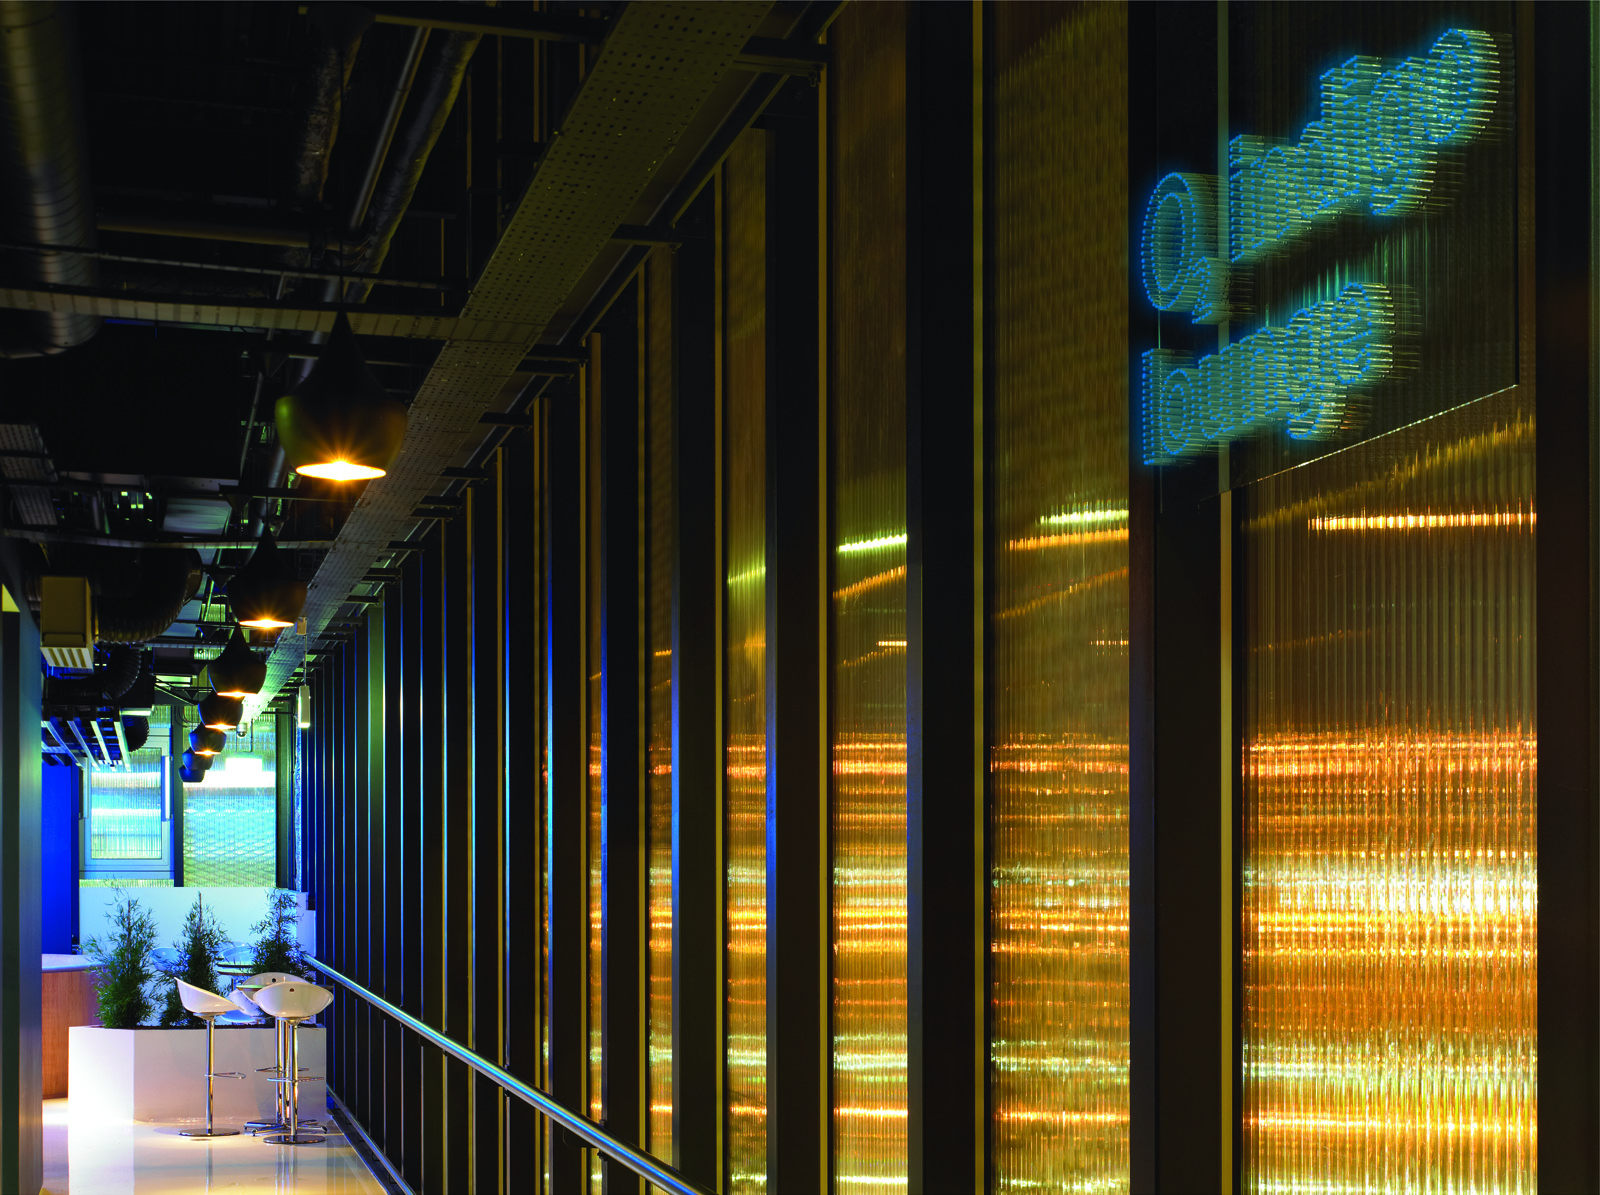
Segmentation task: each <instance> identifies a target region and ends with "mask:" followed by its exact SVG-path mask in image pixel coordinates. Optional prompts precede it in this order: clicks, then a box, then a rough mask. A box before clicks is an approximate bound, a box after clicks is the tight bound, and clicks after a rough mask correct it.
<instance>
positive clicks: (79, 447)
mask: <svg viewBox="0 0 1600 1195" xmlns="http://www.w3.org/2000/svg"><path fill="white" fill-rule="evenodd" d="M62 11H63V12H70V10H65V9H64V10H62ZM835 11H837V4H807V3H795V4H776V5H774V4H770V3H768V2H766V0H746V2H738V3H732V2H730V3H680V2H673V0H653V2H652V3H648V4H633V5H620V4H591V5H584V6H579V5H569V4H564V3H559V2H557V3H546V4H545V5H543V6H542V8H541V9H537V10H536V9H535V7H534V6H533V5H532V4H531V3H512V4H506V5H500V6H495V7H489V6H485V5H475V4H428V3H416V4H373V5H369V6H356V5H346V4H312V5H309V6H297V5H291V4H282V3H235V2H222V3H211V4H199V5H197V4H184V3H147V4H138V5H127V4H95V5H82V6H78V7H77V9H76V12H75V17H76V22H75V23H76V29H75V34H74V33H73V30H72V21H70V20H68V21H66V22H61V21H60V20H58V19H57V17H56V15H55V13H56V10H55V6H53V5H48V4H21V3H16V2H13V0H0V34H3V35H4V37H5V39H6V40H5V42H4V44H3V45H0V50H3V51H4V52H5V53H6V55H7V62H8V63H11V64H15V63H17V62H19V61H23V60H25V59H26V58H27V56H28V55H30V54H31V55H33V56H34V57H35V58H38V57H48V55H47V54H41V53H40V52H39V51H38V50H37V48H36V47H34V46H32V45H31V44H30V42H29V39H30V38H33V39H35V40H37V38H38V36H39V34H38V30H37V28H35V29H33V30H29V29H24V28H23V26H24V25H26V24H27V23H28V22H38V21H40V20H42V19H49V20H55V21H57V23H58V24H62V25H63V27H64V28H65V29H66V30H67V31H68V33H69V35H71V36H69V37H68V38H67V39H66V40H65V44H66V45H67V47H68V50H69V54H68V55H67V58H68V60H67V62H66V68H65V72H64V77H63V78H61V79H60V80H51V79H49V78H48V77H46V80H45V84H46V85H47V88H46V90H47V92H48V94H50V95H51V96H53V97H54V98H53V99H52V100H51V102H50V104H48V105H47V108H48V109H49V111H48V113H47V115H49V116H50V117H52V118H54V119H57V120H58V121H59V122H62V126H63V127H65V128H70V126H71V125H72V124H73V123H74V122H73V121H72V120H70V119H69V118H70V116H71V102H72V99H73V96H74V95H75V94H76V95H77V96H78V99H79V102H80V103H81V106H82V117H81V122H78V123H79V124H80V126H81V127H80V129H79V131H78V132H77V133H76V134H75V136H76V137H77V138H78V139H79V143H78V145H77V149H78V150H79V152H80V161H81V165H82V168H83V171H84V173H85V174H86V177H87V183H86V185H84V186H81V187H80V188H79V190H80V191H81V192H83V194H82V195H81V196H80V198H79V201H78V202H79V206H80V208H82V209H84V212H85V215H84V219H85V220H86V222H87V226H88V231H86V232H85V233H84V234H83V236H82V239H81V240H78V241H74V242H72V243H71V244H70V245H67V243H66V242H64V241H61V240H53V241H50V242H48V243H49V244H51V245H54V246H58V247H60V246H65V247H74V248H78V249H85V248H90V249H92V253H77V254H72V255H68V254H64V253H44V252H40V251H38V250H37V249H36V248H35V247H36V246H38V245H39V244H41V243H46V242H45V241H44V234H43V233H41V231H40V230H41V229H47V230H50V235H52V236H57V237H60V236H65V235H67V234H65V233H62V232H60V231H59V229H61V228H63V227H68V226H67V225H63V224H61V223H60V222H59V220H58V222H57V223H56V224H54V225H45V224H41V223H40V222H39V221H38V220H37V219H34V220H32V222H30V220H29V218H28V217H29V213H28V212H26V211H24V210H23V207H22V200H23V198H25V195H24V193H25V191H26V188H27V186H28V184H29V179H30V177H31V178H32V179H33V185H34V186H35V187H37V185H38V178H39V177H40V175H41V171H39V170H34V171H33V173H32V175H31V176H30V175H29V173H28V170H26V169H24V168H22V167H19V166H18V164H17V159H18V152H17V150H16V143H15V142H12V143H7V141H6V138H5V136H4V135H0V316H5V317H6V318H8V319H10V320H12V321H27V320H32V321H34V322H35V323H36V324H40V325H41V326H42V324H43V323H44V322H49V323H51V326H52V327H55V328H58V329H59V328H61V327H66V326H68V325H70V324H71V323H72V321H73V320H74V319H77V320H78V323H79V325H80V326H87V327H89V328H90V329H91V331H92V338H91V339H88V340H87V341H86V342H84V343H81V344H78V345H77V346H76V347H71V348H67V349H66V351H63V352H57V353H52V354H50V355H45V356H33V357H12V358H11V359H5V360H0V481H3V483H4V485H5V490H6V494H5V497H6V499H7V501H6V503H5V506H4V509H3V512H0V521H3V523H4V527H5V534H7V535H8V536H11V537H13V538H15V539H19V540H22V541H23V543H24V550H25V551H29V552H33V551H42V552H44V553H48V554H50V555H51V556H52V557H58V556H59V557H62V558H63V559H65V558H68V557H71V554H72V553H73V552H78V553H81V552H82V551H83V550H84V548H83V545H84V544H97V545H102V546H110V545H122V546H124V548H125V549H130V550H128V551H126V552H125V554H124V555H121V556H116V557H115V558H114V560H115V561H122V562H124V563H126V564H127V565H128V567H137V564H138V561H139V560H140V559H141V557H140V556H139V555H137V552H135V551H133V550H131V549H137V550H139V551H143V552H145V553H149V552H150V551H151V550H152V549H161V548H166V547H170V546H177V545H190V546H197V547H198V548H199V551H200V556H201V558H202V561H203V565H204V570H205V572H204V580H203V582H202V583H201V584H200V586H199V589H198V591H197V592H196V593H195V594H194V596H193V597H192V598H191V599H190V600H188V601H186V602H184V603H183V605H182V608H181V610H180V611H179V613H178V616H177V621H175V622H173V623H172V624H171V625H170V626H169V627H168V628H167V629H165V630H164V631H162V632H161V633H160V634H159V635H158V636H157V637H155V638H154V639H153V640H150V644H151V646H152V647H153V648H154V649H155V655H154V666H155V671H156V673H157V679H158V681H159V682H160V683H161V684H163V685H164V686H166V687H167V688H168V689H170V690H171V691H173V692H176V693H178V694H180V695H182V696H185V697H188V696H192V691H193V685H194V684H195V680H194V674H195V673H196V671H197V670H198V668H199V666H200V665H201V664H202V663H203V662H204V661H205V660H206V659H208V658H210V657H212V656H214V655H215V654H217V653H218V652H219V651H220V650H221V648H222V646H223V643H224V642H225V639H226V635H227V634H228V632H229V630H230V626H229V624H228V622H227V618H228V614H227V610H226V605H225V603H224V602H223V601H222V600H221V598H220V587H221V585H222V584H224V583H225V580H226V577H227V576H228V575H229V574H230V573H231V572H233V571H235V570H236V569H237V568H238V567H240V566H241V565H242V564H243V562H244V561H245V560H246V559H248V556H249V550H250V548H249V545H251V544H253V542H254V539H255V538H256V536H257V534H258V533H259V529H260V528H261V527H262V526H263V525H267V526H270V527H272V528H273V529H274V530H275V531H276V532H277V534H278V535H279V538H280V542H281V543H283V544H285V545H289V546H291V547H290V555H291V558H292V559H293V560H294V562H295V566H296V567H297V568H298V569H299V571H300V573H301V576H302V577H303V578H304V579H306V580H307V581H309V582H310V583H311V598H310V601H309V603H308V608H307V616H308V619H309V623H310V626H309V631H310V633H309V634H308V635H305V636H301V635H297V634H295V633H293V632H292V631H291V632H285V633H284V634H282V635H281V636H278V637H277V638H276V640H275V642H273V643H272V649H271V655H270V658H269V671H268V681H267V686H266V688H265V689H264V690H263V692H262V694H261V696H260V697H259V698H257V699H252V701H251V702H250V705H249V712H250V713H251V714H252V715H253V714H257V713H259V712H260V711H261V710H263V709H265V708H267V707H268V706H269V705H270V703H271V702H272V701H273V699H274V697H275V696H276V695H277V694H278V693H279V692H280V691H281V690H282V689H283V688H284V687H285V686H287V685H290V684H292V683H293V681H294V680H295V679H296V678H297V677H298V676H299V675H300V674H301V670H302V669H303V667H304V663H305V660H306V658H307V657H308V655H309V656H311V657H313V658H314V656H315V653H316V651H317V648H318V645H319V644H320V643H322V642H323V641H324V638H323V636H324V633H325V632H326V633H328V634H337V633H338V629H339V627H340V626H341V625H342V624H343V623H346V622H348V621H351V620H352V619H353V618H354V617H355V616H357V615H359V613H360V611H361V610H362V609H363V607H364V606H365V604H366V603H367V602H368V601H370V600H371V598H372V596H373V595H374V594H375V593H376V589H377V586H378V585H379V584H381V581H377V580H374V579H370V578H369V574H371V573H373V572H374V571H378V572H382V571H384V570H386V569H387V568H389V566H390V565H391V564H392V563H393V562H394V560H395V559H397V557H398V554H399V553H400V552H402V551H403V548H397V547H396V546H395V545H397V544H402V543H403V542H404V541H406V540H407V539H408V538H410V537H411V536H412V535H414V534H416V532H417V530H418V528H419V527H421V526H423V525H424V523H425V519H420V518H418V517H415V516H416V515H417V507H418V506H419V504H421V503H422V500H424V499H427V498H430V497H432V498H439V497H445V498H448V497H450V496H451V495H453V494H454V493H456V492H459V489H460V488H461V487H462V486H464V485H466V484H469V483H470V479H471V475H472V473H473V471H474V467H475V466H476V464H477V463H478V462H479V461H481V459H482V458H483V457H484V456H485V455H486V454H487V452H488V451H490V450H491V449H492V448H493V446H494V445H495V444H497V443H498V442H499V441H500V440H501V439H502V438H503V437H504V436H505V435H506V434H508V426H507V423H506V421H502V422H501V423H500V424H491V423H484V422H480V420H481V419H482V417H483V416H484V414H485V413H486V412H494V413H504V412H512V413H515V412H519V411H522V410H525V409H527V407H528V406H529V405H530V404H531V403H532V402H533V401H535V399H536V398H537V397H539V396H540V395H546V396H550V397H552V398H554V399H555V400H557V401H559V398H560V396H562V395H565V394H567V393H570V390H571V387H572V385H573V381H572V379H571V374H572V372H573V366H572V362H573V361H574V360H575V359H576V358H577V357H578V356H579V353H578V350H579V348H580V341H581V338H582V336H583V335H584V334H586V333H587V331H588V329H589V327H591V326H592V325H593V323H594V321H595V320H596V319H597V318H598V317H599V315H600V314H601V313H602V312H603V310H604V307H605V306H606V305H607V304H608V303H609V302H610V299H611V297H612V296H614V295H615V294H616V293H617V291H618V290H619V289H620V288H621V286H622V285H623V283H624V282H625V281H626V278H627V276H628V275H630V274H631V273H632V271H633V270H634V269H635V268H636V267H637V265H638V264H639V262H640V261H641V260H642V258H643V256H644V254H645V253H647V252H648V251H649V248H650V246H652V245H653V244H658V243H670V242H672V241H673V240H674V239H675V234H674V231H673V224H674V222H675V220H676V219H677V217H678V216H679V215H680V214H681V213H682V212H683V210H684V209H685V208H686V207H687V206H688V203H689V201H690V200H691V199H692V198H693V195H694V192H695V191H697V190H698V189H699V187H700V185H701V184H702V183H703V182H704V180H705V178H706V177H708V176H709V174H710V172H711V171H712V169H713V168H714V167H715V165H716V163H717V162H718V161H719V160H720V158H721V156H722V155H723V154H724V153H725V152H726V151H727V148H728V145H729V144H730V143H731V141H732V139H733V137H734V136H735V135H737V133H738V132H739V131H741V130H742V129H743V128H744V127H746V126H747V125H748V123H749V122H750V120H752V119H753V118H754V117H755V116H757V115H758V114H759V111H760V109H761V106H762V104H763V103H764V102H765V100H766V99H768V98H770V97H771V95H772V94H774V93H775V91H776V90H777V88H778V86H780V85H781V84H782V83H783V81H784V79H785V78H786V77H788V76H790V75H796V74H799V75H804V74H807V73H810V72H814V71H815V70H816V69H817V66H818V64H819V63H820V61H821V60H822V58H823V51H822V50H821V49H820V48H819V47H818V46H817V45H816V42H817V40H818V38H819V36H820V34H821V33H822V31H823V29H824V28H825V27H826V24H827V22H828V21H829V20H830V19H831V17H832V15H833V13H834V12H835ZM4 65H5V64H0V67H3V66H4ZM30 69H31V66H30ZM74 70H76V71H77V73H78V75H79V78H78V79H77V80H76V81H74V80H73V79H72V78H71V74H72V72H73V71H74ZM6 73H7V72H6V71H5V70H4V69H0V76H3V75H5V74H6ZM11 77H12V78H13V79H14V80H15V79H20V78H21V75H20V74H19V73H18V71H17V70H16V69H15V67H14V66H13V69H12V72H11ZM25 86H26V84H25V83H23V84H18V85H17V86H15V87H13V86H12V85H11V84H6V83H0V91H3V92H4V95H0V102H5V103H8V104H9V105H10V108H11V109H13V110H15V109H19V108H20V107H23V106H25V100H26V96H21V98H19V96H20V95H21V93H22V92H23V91H24V90H25ZM58 107H60V108H61V110H60V111H57V108H58ZM63 112H65V113H66V115H65V116H63V115H62V113H63ZM3 131H4V130H3V129H0V133H3ZM61 139H62V140H63V141H67V140H70V138H69V137H67V136H65V135H63V137H62V138H61ZM8 153H9V154H10V155H11V156H10V157H9V158H8V157H7V156H6V155H7V154H8ZM22 156H23V157H25V156H26V155H25V152H24V153H23V155H22ZM23 166H26V163H25V162H24V163H23ZM60 174H61V171H60V169H57V170H56V171H55V175H56V176H59V175H60ZM52 177H54V176H52ZM57 181H58V182H59V179H57ZM58 207H59V205H58ZM59 215H60V212H59V210H57V211H56V212H55V213H54V216H57V217H58V216H59ZM30 250H31V252H30ZM69 267H70V268H69ZM72 270H76V271H77V272H76V273H73V272H72ZM341 291H342V292H343V294H344V298H345V302H346V304H347V305H348V306H349V308H350V314H351V319H352V323H353V325H354V327H355V330H356V332H357V335H358V337H359V338H360V342H361V345H362V348H363V350H364V352H365V353H366V355H367V357H368V359H369V361H370V362H371V363H372V364H373V366H374V369H375V370H376V372H377V373H378V376H379V377H380V378H381V379H382V380H383V382H384V384H385V385H386V386H388V387H390V388H391V390H393V391H394V392H395V393H396V394H398V395H400V396H401V397H403V398H404V399H405V400H406V401H408V402H409V403H410V404H411V420H410V429H409V431H408V434H407V439H406V444H405V447H404V448H403V449H402V452H401V456H400V458H399V459H398V460H397V461H396V462H395V464H394V466H393V467H392V469H391V471H390V473H389V475H388V476H386V477H384V478H382V479H380V480H378V481H376V482H372V483H370V484H368V485H366V486H365V487H360V486H357V487H349V486H343V487H341V486H337V485H332V484H329V483H317V482H314V481H312V479H309V478H297V477H295V476H294V475H293V474H290V473H287V472H286V470H285V468H284V465H283V459H282V454H281V452H280V451H278V449H277V445H276V442H275V432H274V430H273V427H272V419H271V412H272V407H273V403H274V402H275V400H276V398H277V397H278V395H279V394H281V393H284V392H285V391H286V390H287V389H289V388H291V387H292V386H293V385H294V384H295V383H296V381H297V380H298V379H299V378H300V377H301V376H303V374H304V373H305V372H306V371H307V370H308V369H309V368H310V367H311V365H312V364H313V362H314V358H315V355H316V353H317V351H318V345H319V343H320V341H321V340H322V339H323V337H324V336H325V335H326V333H327V332H328V331H329V329H331V327H332V323H333V318H334V314H335V313H336V311H337V310H338V309H339V303H338V299H339V297H340V294H341ZM30 312H31V313H34V314H31V315H30V314H24V313H30ZM42 312H49V313H52V314H50V315H42V314H39V313H42ZM0 343H13V342H10V341H7V342H0ZM90 550H99V549H90ZM40 567H41V568H42V567H44V565H43V562H42V561H41V562H40ZM49 567H51V568H56V567H57V563H56V561H55V560H54V559H52V561H51V563H50V565H49ZM106 567H107V568H110V567H111V566H110V565H107V566H106ZM117 567H122V566H121V565H117ZM97 583H98V582H97ZM101 600H102V602H103V603H104V602H105V601H106V598H105V596H104V594H102V598H101ZM257 642H258V643H262V644H265V643H267V642H268V641H267V640H265V639H262V638H260V637H259V636H258V638H257ZM83 712H84V713H85V714H90V715H92V711H90V710H87V709H85V710H84V711H83ZM85 725H89V723H85Z"/></svg>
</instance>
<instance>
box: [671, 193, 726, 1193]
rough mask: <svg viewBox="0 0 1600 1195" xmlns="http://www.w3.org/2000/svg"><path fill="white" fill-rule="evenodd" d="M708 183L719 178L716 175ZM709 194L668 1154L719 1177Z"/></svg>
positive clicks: (675, 715) (699, 296)
mask: <svg viewBox="0 0 1600 1195" xmlns="http://www.w3.org/2000/svg"><path fill="white" fill-rule="evenodd" d="M713 185H720V178H719V179H718V180H717V182H716V183H714V184H713ZM716 216H717V211H716V203H715V196H714V195H713V193H712V188H711V187H707V188H706V189H705V190H703V191H702V192H701V193H700V195H699V197H698V198H696V199H695V201H694V203H693V204H692V205H691V206H690V207H689V209H688V211H686V212H685V213H684V216H683V219H682V220H680V221H679V227H682V228H687V229H692V230H693V231H694V232H695V234H696V237H697V239H694V240H691V241H688V242H686V243H685V245H684V247H683V249H682V250H680V251H679V253H678V257H677V261H676V267H677V268H676V269H675V270H674V271H673V275H674V276H675V277H676V281H677V287H678V293H677V296H676V302H675V304H674V307H673V335H674V338H675V342H676V349H677V353H676V357H677V362H676V363H677V371H678V377H677V386H676V394H677V395H682V396H692V399H691V401H687V402H679V401H676V400H675V401H674V402H673V412H672V418H673V433H672V452H673V471H672V472H673V476H672V489H673V519H672V537H673V558H674V568H673V576H672V707H673V708H672V905H673V908H672V1118H673V1139H674V1142H675V1144H676V1151H677V1157H676V1159H675V1165H676V1166H677V1168H678V1169H679V1170H681V1171H683V1173H684V1174H686V1175H688V1176H689V1177H690V1178H692V1179H695V1180H696V1181H698V1182H700V1183H701V1184H702V1185H703V1186H705V1187H707V1188H710V1189H713V1190H716V1189H720V1188H721V1186H722V1183H721V1182H720V1179H721V1176H722V1171H723V1158H722V1148H721V1145H722V1118H723V1107H722V1105H723V1099H722V1090H721V1089H722V1084H721V1082H720V1080H721V1078H722V1052H723V1041H722V1017H721V1015H720V1011H721V1008H722V1000H723V992H722V973H723V968H722V949H723V936H722V934H721V933H720V932H719V930H720V926H721V924H722V915H721V909H722V901H723V876H722V859H721V857H720V856H721V852H720V851H719V850H718V849H717V845H718V843H719V842H720V841H721V837H722V836H721V833H720V831H721V825H722V800H721V795H722V758H723V752H722V717H721V713H722V711H721V708H720V702H721V686H720V684H719V675H720V666H721V664H720V662H721V658H722V647H721V643H720V642H719V640H720V638H721V620H720V618H719V614H720V610H721V605H722V599H723V583H722V552H721V547H722V546H721V544H720V543H719V542H718V540H719V538H720V536H719V528H720V527H721V522H720V520H719V517H718V516H719V512H718V510H717V500H718V490H717V478H718V475H719V473H720V471H721V468H722V461H721V453H720V451H719V447H720V446H719V444H718V442H717V440H718V435H719V429H720V415H719V412H718V410H717V406H718V403H719V402H720V395H719V394H718V392H717V365H718V362H717V355H718V353H719V351H720V349H721V345H722V337H721V336H720V334H719V333H720V329H719V328H718V327H717V323H716V321H717V314H718V308H717V301H716V300H717V294H716V291H717V288H718V287H719V286H720V285H721V279H720V278H719V277H718V271H717V254H716V240H715V235H716V233H717V231H718V230H717V229H716Z"/></svg>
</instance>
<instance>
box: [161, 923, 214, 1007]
mask: <svg viewBox="0 0 1600 1195" xmlns="http://www.w3.org/2000/svg"><path fill="white" fill-rule="evenodd" d="M222 944H223V932H222V926H221V925H219V924H218V923H217V917H216V914H215V913H213V912H212V911H211V910H210V909H208V908H206V907H205V899H204V897H202V896H198V895H197V896H196V897H195V898H194V906H193V907H192V908H191V909H190V910H189V914H188V916H187V917H185V918H184V921H183V933H182V935H181V936H180V938H179V939H178V941H176V942H174V943H173V944H172V946H173V949H175V950H176V951H177V952H178V957H179V962H178V965H177V966H175V967H173V968H172V969H171V970H170V971H168V972H166V977H167V993H166V996H167V998H166V1007H165V1008H164V1009H163V1010H162V1013H161V1023H162V1025H164V1026H167V1027H168V1028H174V1029H176V1028H200V1027H202V1026H203V1025H204V1024H205V1022H204V1021H202V1020H201V1019H200V1018H199V1017H197V1016H195V1015H194V1014H193V1013H191V1012H190V1011H189V1010H188V1009H186V1008H184V1006H183V999H182V997H181V996H179V994H178V985H177V984H175V983H173V982H172V980H174V979H181V980H183V981H184V982H185V983H192V984H193V985H194V986H195V987H197V988H203V989H204V990H205V991H208V992H216V993H217V994H218V995H219V996H223V995H226V994H227V993H226V992H224V991H223V990H222V981H221V980H220V979H219V978H218V977H217V963H218V962H219V961H220V960H221V957H222Z"/></svg>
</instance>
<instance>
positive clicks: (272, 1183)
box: [44, 1099, 383, 1195]
mask: <svg viewBox="0 0 1600 1195" xmlns="http://www.w3.org/2000/svg"><path fill="white" fill-rule="evenodd" d="M67 1103H68V1101H67V1100H64V1099H60V1100H45V1102H44V1191H45V1193H46V1195H68V1192H70V1193H71V1195H203V1193H207V1192H213V1191H226V1192H230V1193H232V1195H269V1193H270V1195H288V1193H290V1192H293V1193H294V1195H383V1187H382V1186H380V1185H379V1183H378V1180H377V1179H375V1178H374V1177H373V1176H372V1172H371V1171H369V1170H368V1169H367V1167H366V1164H365V1163H364V1162H362V1160H361V1158H360V1157H359V1156H357V1154H356V1151H355V1150H354V1149H352V1148H351V1147H350V1146H349V1145H348V1144H346V1142H345V1139H344V1137H343V1135H342V1134H339V1133H332V1134H330V1135H329V1137H328V1140H327V1142H326V1143H325V1144H322V1145H300V1146H291V1145H267V1144H266V1143H265V1142H262V1141H260V1140H258V1139H256V1138H255V1137H252V1136H250V1135H249V1134H248V1133H241V1134H240V1135H239V1136H237V1137H217V1138H213V1139H211V1140H196V1139H193V1138H189V1137H180V1136H179V1135H178V1131H179V1130H180V1129H183V1128H188V1127H190V1126H189V1125H187V1124H145V1123H141V1122H137V1121H130V1122H126V1123H122V1124H107V1123H104V1122H96V1123H94V1124H80V1125H77V1126H74V1125H73V1124H72V1121H71V1118H70V1117H69V1115H68V1112H67Z"/></svg>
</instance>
